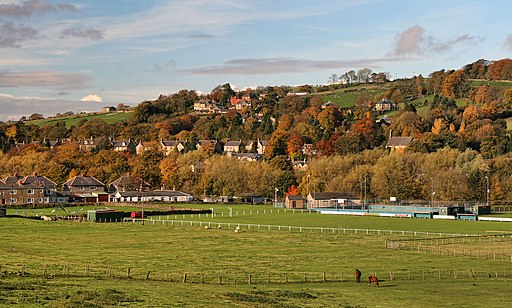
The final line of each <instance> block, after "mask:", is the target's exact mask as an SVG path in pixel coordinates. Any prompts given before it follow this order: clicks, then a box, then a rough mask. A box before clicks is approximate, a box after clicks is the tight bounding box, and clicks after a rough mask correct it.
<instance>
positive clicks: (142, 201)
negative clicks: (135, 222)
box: [140, 178, 144, 225]
mask: <svg viewBox="0 0 512 308" xmlns="http://www.w3.org/2000/svg"><path fill="white" fill-rule="evenodd" d="M140 201H141V205H142V214H141V216H142V217H141V218H142V225H144V180H143V179H142V178H140Z"/></svg>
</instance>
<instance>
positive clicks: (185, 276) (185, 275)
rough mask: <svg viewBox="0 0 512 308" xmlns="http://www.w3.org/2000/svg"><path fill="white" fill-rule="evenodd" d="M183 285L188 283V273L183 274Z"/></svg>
mask: <svg viewBox="0 0 512 308" xmlns="http://www.w3.org/2000/svg"><path fill="white" fill-rule="evenodd" d="M183 283H187V273H185V274H183Z"/></svg>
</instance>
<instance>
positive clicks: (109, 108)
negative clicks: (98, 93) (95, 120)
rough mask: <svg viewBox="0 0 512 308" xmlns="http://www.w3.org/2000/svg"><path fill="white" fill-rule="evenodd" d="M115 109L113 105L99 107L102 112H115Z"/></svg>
mask: <svg viewBox="0 0 512 308" xmlns="http://www.w3.org/2000/svg"><path fill="white" fill-rule="evenodd" d="M116 111H117V109H116V107H114V106H106V107H103V108H102V109H101V112H103V113H110V112H116Z"/></svg>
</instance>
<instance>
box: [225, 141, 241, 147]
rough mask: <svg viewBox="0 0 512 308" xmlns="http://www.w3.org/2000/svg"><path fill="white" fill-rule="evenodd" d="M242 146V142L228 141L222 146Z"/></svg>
mask: <svg viewBox="0 0 512 308" xmlns="http://www.w3.org/2000/svg"><path fill="white" fill-rule="evenodd" d="M241 145H242V141H240V140H238V141H228V142H226V144H224V146H225V147H239V146H241Z"/></svg>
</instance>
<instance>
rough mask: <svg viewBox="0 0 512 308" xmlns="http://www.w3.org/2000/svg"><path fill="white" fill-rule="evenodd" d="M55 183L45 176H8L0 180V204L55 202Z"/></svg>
mask: <svg viewBox="0 0 512 308" xmlns="http://www.w3.org/2000/svg"><path fill="white" fill-rule="evenodd" d="M56 186H57V185H56V184H55V183H54V182H53V181H51V180H50V179H48V178H47V177H45V176H40V175H37V174H34V175H32V176H25V177H23V176H18V175H17V174H14V175H13V176H8V177H6V178H4V179H2V180H0V196H1V200H0V201H1V204H11V205H15V204H16V205H17V204H19V205H21V204H31V203H34V204H35V203H53V202H57V201H58V200H57V192H56Z"/></svg>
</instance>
